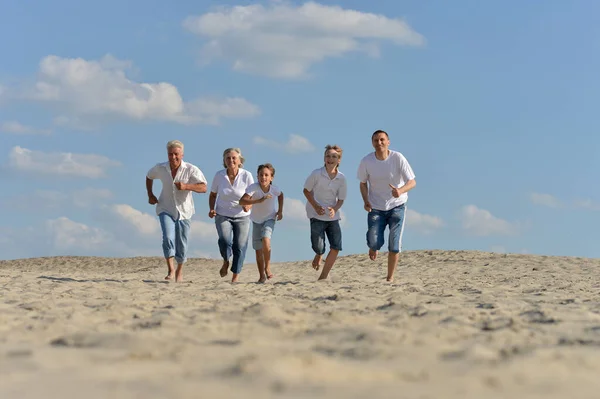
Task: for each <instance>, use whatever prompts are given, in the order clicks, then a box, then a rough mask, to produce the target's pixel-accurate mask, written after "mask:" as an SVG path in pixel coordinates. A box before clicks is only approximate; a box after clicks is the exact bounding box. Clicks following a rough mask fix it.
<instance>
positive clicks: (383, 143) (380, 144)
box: [372, 133, 390, 151]
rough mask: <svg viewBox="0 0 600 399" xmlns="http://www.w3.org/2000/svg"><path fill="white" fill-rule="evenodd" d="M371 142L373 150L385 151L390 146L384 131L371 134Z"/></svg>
mask: <svg viewBox="0 0 600 399" xmlns="http://www.w3.org/2000/svg"><path fill="white" fill-rule="evenodd" d="M372 144H373V148H375V151H387V149H388V147H389V146H390V139H389V138H388V136H387V135H386V134H385V133H377V134H376V135H375V136H373V140H372Z"/></svg>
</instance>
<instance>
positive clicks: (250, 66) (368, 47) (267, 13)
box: [183, 2, 425, 78]
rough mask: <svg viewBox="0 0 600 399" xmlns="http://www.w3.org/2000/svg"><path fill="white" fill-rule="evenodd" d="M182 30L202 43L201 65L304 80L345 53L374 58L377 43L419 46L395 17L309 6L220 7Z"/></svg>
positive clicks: (186, 22)
mask: <svg viewBox="0 0 600 399" xmlns="http://www.w3.org/2000/svg"><path fill="white" fill-rule="evenodd" d="M183 27H184V28H185V29H187V30H189V31H190V32H192V33H195V34H196V35H198V36H200V37H202V38H203V39H206V43H205V44H204V46H203V48H202V62H204V63H210V62H211V61H213V60H218V59H223V60H225V61H227V62H231V64H232V66H233V69H234V70H236V71H242V72H247V73H252V74H257V75H264V76H270V77H276V78H301V77H305V76H307V75H308V70H309V69H310V67H311V66H312V65H313V64H315V63H317V62H320V61H323V60H324V59H326V58H328V57H340V56H342V55H344V54H346V53H349V52H363V53H365V54H367V55H369V56H378V55H379V43H380V42H382V41H390V42H392V43H393V44H396V45H409V46H420V45H423V44H424V42H425V39H424V38H423V36H421V35H420V34H419V33H417V32H415V31H414V30H412V28H411V27H410V26H409V25H408V24H406V23H405V22H404V21H402V20H401V19H397V18H388V17H385V16H383V15H377V14H371V13H365V12H360V11H355V10H349V9H343V8H341V7H339V6H326V5H321V4H318V3H315V2H307V3H305V4H303V5H301V6H294V5H292V4H288V3H287V2H273V3H271V4H270V5H267V6H264V5H260V4H255V5H249V6H235V7H220V8H218V9H217V10H215V11H214V12H210V13H206V14H203V15H200V16H190V17H188V18H186V19H185V20H184V21H183Z"/></svg>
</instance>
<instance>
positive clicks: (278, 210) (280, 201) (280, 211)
mask: <svg viewBox="0 0 600 399" xmlns="http://www.w3.org/2000/svg"><path fill="white" fill-rule="evenodd" d="M277 204H278V205H279V208H278V209H277V213H282V212H283V193H281V194H279V197H277Z"/></svg>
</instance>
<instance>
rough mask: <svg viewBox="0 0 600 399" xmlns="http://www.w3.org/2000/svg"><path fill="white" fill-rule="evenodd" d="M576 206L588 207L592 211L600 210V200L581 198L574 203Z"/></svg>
mask: <svg viewBox="0 0 600 399" xmlns="http://www.w3.org/2000/svg"><path fill="white" fill-rule="evenodd" d="M574 205H575V207H576V208H580V209H587V210H590V211H600V202H596V201H594V200H591V199H589V198H588V199H580V200H576V201H575V203H574Z"/></svg>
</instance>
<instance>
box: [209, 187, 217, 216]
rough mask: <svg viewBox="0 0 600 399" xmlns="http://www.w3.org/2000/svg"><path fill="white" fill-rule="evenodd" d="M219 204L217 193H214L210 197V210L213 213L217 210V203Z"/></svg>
mask: <svg viewBox="0 0 600 399" xmlns="http://www.w3.org/2000/svg"><path fill="white" fill-rule="evenodd" d="M216 202H217V193H213V192H212V191H211V192H210V194H209V195H208V209H209V210H211V211H214V210H215V203H216Z"/></svg>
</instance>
